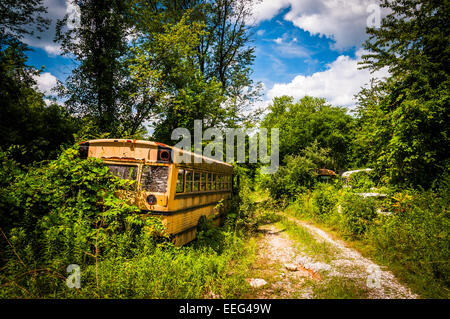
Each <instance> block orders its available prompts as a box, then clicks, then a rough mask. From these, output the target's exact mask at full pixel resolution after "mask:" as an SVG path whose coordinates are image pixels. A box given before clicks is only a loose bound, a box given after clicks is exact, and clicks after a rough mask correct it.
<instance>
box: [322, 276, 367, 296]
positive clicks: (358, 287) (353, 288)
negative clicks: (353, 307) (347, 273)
mask: <svg viewBox="0 0 450 319" xmlns="http://www.w3.org/2000/svg"><path fill="white" fill-rule="evenodd" d="M363 287H364V284H363V283H360V282H357V281H356V280H354V279H350V278H341V277H332V278H330V279H329V280H328V281H326V282H325V283H315V284H313V295H314V298H315V299H367V298H368V290H367V288H363Z"/></svg>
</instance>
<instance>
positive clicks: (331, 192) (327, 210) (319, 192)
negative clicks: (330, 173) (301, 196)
mask: <svg viewBox="0 0 450 319" xmlns="http://www.w3.org/2000/svg"><path fill="white" fill-rule="evenodd" d="M337 202H338V197H337V190H336V188H335V187H334V186H333V185H330V184H327V183H319V184H317V186H316V187H315V189H314V191H313V192H312V203H313V206H314V209H313V211H314V214H315V215H316V216H317V217H318V218H319V219H320V220H322V221H325V220H326V219H327V218H328V216H327V215H329V214H331V213H333V210H334V208H335V206H336V204H337Z"/></svg>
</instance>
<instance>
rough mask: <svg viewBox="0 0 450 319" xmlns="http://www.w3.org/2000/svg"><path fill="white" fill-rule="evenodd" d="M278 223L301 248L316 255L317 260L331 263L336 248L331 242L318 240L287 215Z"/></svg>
mask: <svg viewBox="0 0 450 319" xmlns="http://www.w3.org/2000/svg"><path fill="white" fill-rule="evenodd" d="M277 225H278V227H282V228H283V229H284V230H285V231H286V233H287V234H288V235H289V237H290V238H292V239H293V240H295V241H296V242H297V243H298V244H299V246H301V247H299V248H300V249H301V250H303V251H305V252H306V253H308V254H309V255H311V256H314V258H315V259H317V261H321V262H325V263H329V262H330V261H331V260H332V259H333V257H334V256H335V253H336V250H335V249H334V248H333V247H332V246H331V245H330V244H328V243H327V242H324V241H318V240H317V239H316V238H314V236H313V235H312V234H311V233H310V232H309V231H308V230H306V229H304V228H303V227H301V226H299V225H298V224H297V223H296V222H294V221H291V220H289V219H288V218H287V217H284V216H283V217H281V219H280V221H279V222H278V223H277Z"/></svg>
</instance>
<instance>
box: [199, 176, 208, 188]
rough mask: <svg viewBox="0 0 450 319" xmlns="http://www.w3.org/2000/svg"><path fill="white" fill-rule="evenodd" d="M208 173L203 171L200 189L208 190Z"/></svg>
mask: <svg viewBox="0 0 450 319" xmlns="http://www.w3.org/2000/svg"><path fill="white" fill-rule="evenodd" d="M206 176H207V174H206V173H202V175H201V177H200V190H201V191H205V190H206Z"/></svg>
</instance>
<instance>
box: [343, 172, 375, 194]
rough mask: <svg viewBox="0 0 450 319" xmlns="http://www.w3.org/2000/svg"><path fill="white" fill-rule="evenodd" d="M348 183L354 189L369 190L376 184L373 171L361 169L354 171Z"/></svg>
mask: <svg viewBox="0 0 450 319" xmlns="http://www.w3.org/2000/svg"><path fill="white" fill-rule="evenodd" d="M346 183H347V185H349V186H351V187H352V188H353V189H354V190H359V191H369V190H370V189H371V188H373V187H375V186H376V183H375V176H374V173H373V172H372V171H369V172H366V171H361V172H356V173H353V174H351V175H350V176H349V178H348V179H347V182H346Z"/></svg>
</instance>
